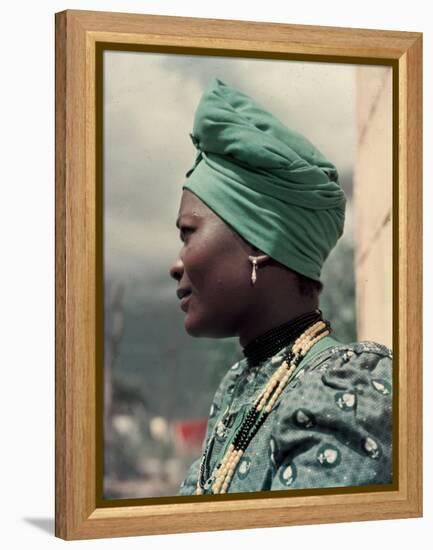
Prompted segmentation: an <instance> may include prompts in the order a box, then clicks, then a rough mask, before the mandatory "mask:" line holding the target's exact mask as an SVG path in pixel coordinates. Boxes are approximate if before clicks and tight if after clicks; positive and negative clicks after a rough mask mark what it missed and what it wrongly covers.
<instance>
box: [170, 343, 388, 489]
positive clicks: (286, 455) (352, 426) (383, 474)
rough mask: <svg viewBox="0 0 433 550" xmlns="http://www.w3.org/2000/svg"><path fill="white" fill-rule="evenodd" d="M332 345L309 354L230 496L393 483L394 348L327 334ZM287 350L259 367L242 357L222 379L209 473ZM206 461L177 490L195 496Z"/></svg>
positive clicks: (211, 424)
mask: <svg viewBox="0 0 433 550" xmlns="http://www.w3.org/2000/svg"><path fill="white" fill-rule="evenodd" d="M329 342H331V343H330V344H329ZM328 346H329V347H327V348H326V349H322V350H321V351H317V350H315V347H313V348H312V350H310V352H309V353H308V355H307V356H306V357H305V359H304V361H303V365H302V368H301V369H300V370H299V371H298V372H297V375H296V376H295V377H294V378H293V379H292V380H291V381H290V382H289V383H288V385H287V386H286V388H285V390H284V391H283V393H282V395H281V396H280V398H279V400H278V401H277V403H276V405H275V407H274V409H273V410H272V411H271V413H270V414H269V417H268V418H267V419H266V421H265V423H264V424H263V425H262V426H261V428H260V429H259V431H258V433H257V434H256V436H255V437H254V439H253V440H252V441H251V442H250V444H249V445H248V447H247V449H246V451H245V453H244V455H243V457H242V459H241V461H240V462H239V464H238V466H237V469H236V471H235V474H234V476H233V478H232V481H231V484H230V486H229V489H228V491H227V492H228V493H240V492H242V493H243V492H250V491H269V490H271V491H274V490H290V489H311V488H322V487H348V486H359V485H372V484H374V485H376V484H389V483H392V480H393V475H392V352H391V351H390V350H389V349H388V348H387V347H385V346H383V345H381V344H377V343H375V342H370V341H363V342H356V343H352V344H341V343H339V342H337V341H336V340H334V339H331V338H329V337H328ZM288 349H289V348H284V349H282V350H280V351H279V352H278V354H277V355H275V356H274V357H272V358H270V359H268V360H266V361H264V362H263V363H261V364H259V365H258V366H251V365H249V364H248V362H247V360H246V359H243V360H241V361H239V362H238V363H236V364H235V365H233V366H232V367H231V368H230V369H229V370H228V372H227V373H226V375H225V376H224V378H223V380H222V381H221V384H220V386H219V388H218V390H217V391H216V394H215V397H214V400H213V402H212V405H211V407H210V412H209V420H208V427H207V434H206V438H205V441H204V444H203V449H204V448H205V446H206V445H207V444H208V443H209V442H211V453H210V460H209V463H208V464H207V470H208V472H212V470H213V468H214V467H215V465H216V464H217V463H218V460H219V459H220V458H221V455H222V453H223V452H224V449H225V448H226V447H227V445H228V444H229V443H230V439H231V436H232V434H233V432H234V430H235V429H236V426H237V424H238V422H240V421H241V420H242V415H243V414H244V413H245V410H246V409H247V408H248V407H249V406H250V404H251V403H252V401H253V400H254V399H255V398H256V397H257V396H258V394H259V393H260V391H261V390H262V388H263V387H264V385H265V384H266V382H267V381H268V379H269V378H270V376H271V375H272V373H273V372H274V371H275V369H276V368H278V366H279V365H280V364H281V362H282V361H283V360H284V352H287V351H288ZM200 462H201V457H199V458H197V460H196V461H195V462H194V463H193V464H192V465H191V466H190V468H189V470H188V472H187V475H186V478H185V479H184V481H183V482H182V484H181V487H180V490H179V493H178V494H179V495H193V494H194V493H195V489H196V484H197V478H198V474H199V468H200ZM205 493H206V494H208V493H209V494H210V489H209V488H207V489H206V491H205Z"/></svg>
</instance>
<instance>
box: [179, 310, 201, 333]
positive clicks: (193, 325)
mask: <svg viewBox="0 0 433 550" xmlns="http://www.w3.org/2000/svg"><path fill="white" fill-rule="evenodd" d="M184 327H185V331H186V332H187V334H189V335H190V336H195V337H199V336H204V330H203V326H202V324H201V323H200V322H198V321H197V319H194V317H193V316H192V315H188V313H187V314H186V316H185V321H184Z"/></svg>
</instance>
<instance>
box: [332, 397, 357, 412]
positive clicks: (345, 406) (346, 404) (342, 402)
mask: <svg viewBox="0 0 433 550" xmlns="http://www.w3.org/2000/svg"><path fill="white" fill-rule="evenodd" d="M335 403H336V404H337V407H339V408H340V409H341V410H342V411H351V410H352V409H353V408H354V407H355V405H356V395H355V394H354V393H353V392H338V393H336V394H335Z"/></svg>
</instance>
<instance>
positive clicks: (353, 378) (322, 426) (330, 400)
mask: <svg viewBox="0 0 433 550" xmlns="http://www.w3.org/2000/svg"><path fill="white" fill-rule="evenodd" d="M191 137H192V140H193V143H194V145H195V147H196V148H197V150H198V153H197V158H196V161H195V164H194V166H193V168H192V169H191V170H190V171H189V172H188V173H187V180H186V182H185V184H184V186H183V193H182V200H181V204H180V209H179V216H178V220H177V224H176V225H177V226H178V228H179V229H180V236H181V239H182V241H183V246H182V249H181V251H180V253H179V255H178V257H177V258H176V260H175V262H174V263H173V265H172V267H171V269H170V274H171V276H172V277H173V278H174V279H175V280H176V281H177V283H178V288H177V295H178V297H179V299H180V300H181V308H182V309H183V311H184V312H185V330H186V331H187V333H188V334H190V335H191V336H196V337H199V336H202V337H213V338H225V337H231V336H237V337H239V343H240V345H241V346H242V348H243V353H244V358H243V359H242V360H241V361H239V362H238V363H236V364H235V365H234V366H233V367H231V368H229V369H228V372H227V373H226V375H225V376H224V378H223V380H222V382H221V384H220V386H219V388H218V390H217V392H216V394H215V397H214V401H213V403H212V406H211V409H210V414H209V421H208V428H207V434H206V439H205V442H204V445H203V455H202V457H199V458H198V459H197V460H196V461H195V462H194V463H193V464H192V465H191V467H190V469H189V471H188V473H187V476H186V478H185V480H184V481H183V483H182V485H181V488H180V491H179V494H180V495H191V494H198V495H199V494H212V493H213V494H219V493H236V492H247V491H265V490H279V489H287V488H292V489H300V488H318V487H338V486H350V485H370V484H384V483H391V482H392V451H391V449H392V445H391V435H392V434H391V432H392V414H391V413H392V397H391V382H392V355H391V352H390V350H389V349H388V348H386V347H385V346H383V345H380V344H376V343H374V342H358V343H353V344H348V345H346V344H342V343H340V342H338V341H337V340H336V339H335V338H334V337H333V336H331V332H332V331H331V327H330V324H329V322H327V321H324V320H323V319H322V314H321V311H320V309H319V294H320V291H321V289H322V284H321V282H320V273H321V267H322V265H323V262H324V261H325V259H326V257H327V256H328V254H329V252H330V251H331V249H332V248H333V247H334V246H335V244H336V242H337V240H338V238H339V237H340V236H341V234H342V233H343V226H344V213H345V196H344V193H343V191H342V190H341V187H340V185H339V183H338V174H337V170H336V168H335V167H334V166H333V165H332V164H331V163H330V162H329V161H327V160H326V159H325V158H324V157H323V155H322V154H321V153H320V152H319V151H318V150H317V149H316V148H315V147H314V146H313V145H312V144H311V143H310V142H309V141H308V140H307V139H305V138H304V137H303V136H301V135H299V134H297V133H295V132H294V131H292V130H290V129H288V128H286V127H285V126H284V125H283V124H282V123H281V122H280V121H278V120H277V119H276V118H275V117H273V115H271V114H270V113H268V112H267V111H266V110H265V109H263V108H262V107H261V106H259V105H258V104H257V103H256V102H254V101H253V100H252V99H251V98H250V97H248V96H246V95H245V94H243V93H241V92H239V91H238V90H235V89H234V88H232V87H230V86H227V85H226V84H224V83H223V82H221V81H220V80H215V81H214V82H212V84H211V86H210V87H209V88H208V89H207V90H206V91H205V93H204V94H203V96H202V98H201V100H200V103H199V105H198V108H197V111H196V115H195V120H194V133H193V135H192V136H191Z"/></svg>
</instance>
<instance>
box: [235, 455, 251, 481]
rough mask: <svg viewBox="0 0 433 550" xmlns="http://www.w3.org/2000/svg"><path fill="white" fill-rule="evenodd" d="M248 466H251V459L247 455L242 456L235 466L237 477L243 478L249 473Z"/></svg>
mask: <svg viewBox="0 0 433 550" xmlns="http://www.w3.org/2000/svg"><path fill="white" fill-rule="evenodd" d="M250 468H251V459H250V458H249V457H248V456H243V457H242V460H241V461H240V462H239V466H238V468H237V472H238V477H239V479H245V478H246V477H247V475H248V474H249V473H250Z"/></svg>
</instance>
